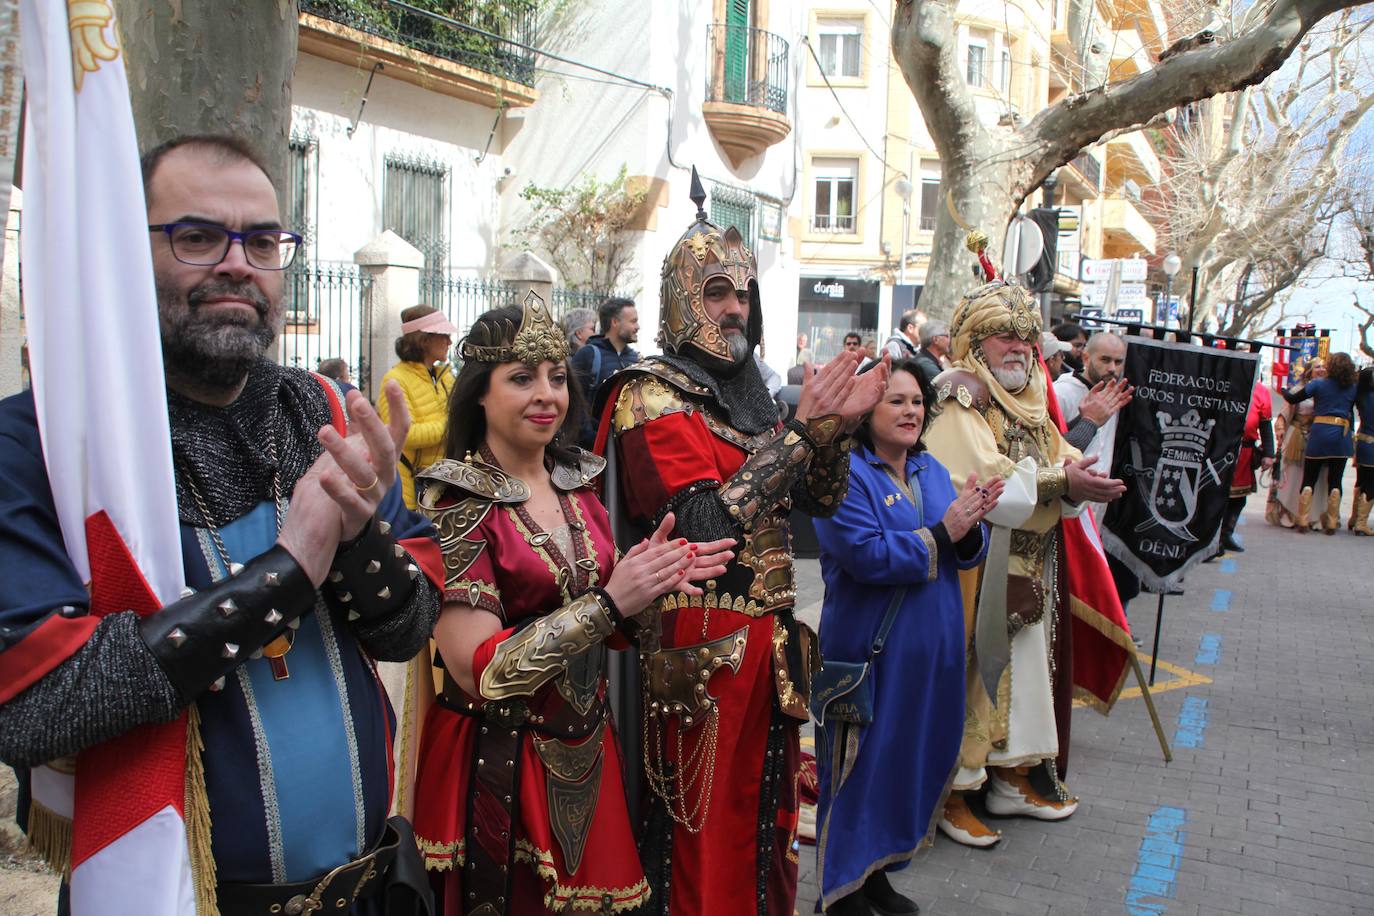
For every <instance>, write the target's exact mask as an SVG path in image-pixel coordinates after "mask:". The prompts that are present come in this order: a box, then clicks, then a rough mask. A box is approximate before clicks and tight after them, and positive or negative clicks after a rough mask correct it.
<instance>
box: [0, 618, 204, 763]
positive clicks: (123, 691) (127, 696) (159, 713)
mask: <svg viewBox="0 0 1374 916" xmlns="http://www.w3.org/2000/svg"><path fill="white" fill-rule="evenodd" d="M181 710H182V701H181V699H180V697H179V696H178V695H177V691H176V689H175V688H174V687H173V686H172V682H171V681H170V680H169V679H168V677H167V675H166V674H165V673H164V672H163V670H162V668H161V667H160V666H159V665H158V663H157V660H156V659H155V658H154V657H153V654H152V652H151V651H149V649H148V646H147V644H146V643H145V642H144V641H143V637H142V636H141V635H140V632H139V626H138V615H136V614H135V613H134V612H133V611H123V612H121V613H118V614H111V615H109V616H108V617H106V618H104V619H103V620H101V621H100V623H99V625H97V626H96V628H95V632H93V633H92V634H91V638H90V640H89V641H87V643H86V644H85V645H84V646H82V647H81V648H80V649H78V650H77V651H76V652H75V653H73V654H72V656H71V657H70V658H68V659H67V660H66V661H64V662H62V663H61V664H60V665H58V666H57V667H56V668H54V669H53V670H52V671H50V672H48V674H47V675H45V676H44V677H43V678H42V679H40V680H39V681H38V682H36V683H35V684H33V685H32V686H31V687H29V688H28V689H27V690H25V691H23V692H22V693H20V694H19V695H17V696H16V697H14V698H13V699H11V700H10V701H9V702H7V703H4V704H0V761H3V762H5V763H7V764H9V765H10V766H15V767H31V766H38V765H39V764H42V763H47V762H48V761H49V760H56V759H57V758H59V757H66V756H68V755H70V754H74V753H76V752H77V751H80V750H84V749H85V748H88V747H92V746H93V745H96V744H100V743H101V742H102V741H108V740H109V739H111V738H114V737H117V736H118V735H122V734H124V733H125V732H128V731H130V730H131V729H133V728H135V727H136V726H139V725H143V724H145V723H148V722H170V721H171V720H172V719H174V718H176V716H177V714H178V713H180V712H181Z"/></svg>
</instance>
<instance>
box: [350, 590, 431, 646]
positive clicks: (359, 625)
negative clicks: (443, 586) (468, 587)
mask: <svg viewBox="0 0 1374 916" xmlns="http://www.w3.org/2000/svg"><path fill="white" fill-rule="evenodd" d="M441 603H442V602H441V600H440V594H439V590H438V589H436V588H435V587H434V584H433V583H432V582H430V581H429V580H428V579H425V578H423V577H421V578H420V579H419V580H418V581H417V582H416V584H415V588H413V589H411V592H410V598H409V600H407V601H406V603H405V604H404V605H402V606H401V607H400V608H398V609H397V610H396V611H395V612H394V613H391V614H387V615H386V616H385V617H383V618H381V619H380V620H365V621H364V620H359V621H357V622H355V623H354V624H353V633H354V635H356V636H357V637H358V642H360V643H362V646H363V648H364V649H366V650H367V654H368V655H370V656H372V657H373V658H374V659H376V660H377V661H382V662H404V661H409V660H410V659H412V658H414V657H415V653H417V652H419V651H420V650H421V649H422V648H424V646H425V643H426V642H428V640H429V637H430V634H431V633H433V632H434V624H435V622H436V621H437V620H438V619H439V606H440V604H441Z"/></svg>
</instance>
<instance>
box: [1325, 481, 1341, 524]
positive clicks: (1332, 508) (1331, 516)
mask: <svg viewBox="0 0 1374 916" xmlns="http://www.w3.org/2000/svg"><path fill="white" fill-rule="evenodd" d="M1340 527H1341V491H1340V490H1337V489H1335V488H1334V487H1333V488H1332V489H1331V490H1329V491H1328V492H1327V494H1326V511H1325V512H1323V513H1322V534H1335V533H1336V529H1338V528H1340Z"/></svg>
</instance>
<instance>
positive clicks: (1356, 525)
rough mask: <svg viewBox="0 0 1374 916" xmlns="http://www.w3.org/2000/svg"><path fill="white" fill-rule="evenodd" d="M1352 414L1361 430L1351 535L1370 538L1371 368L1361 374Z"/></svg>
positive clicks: (1373, 458) (1373, 496) (1373, 481)
mask: <svg viewBox="0 0 1374 916" xmlns="http://www.w3.org/2000/svg"><path fill="white" fill-rule="evenodd" d="M1356 388H1357V391H1356V395H1355V412H1356V413H1357V414H1359V417H1360V429H1359V431H1358V432H1357V433H1355V507H1354V508H1353V509H1352V510H1351V512H1350V525H1349V528H1350V530H1351V531H1353V532H1355V533H1356V534H1361V535H1366V536H1367V535H1370V534H1374V531H1371V530H1370V529H1369V507H1370V506H1371V505H1374V367H1366V368H1364V369H1361V370H1360V381H1359V384H1358V385H1357V386H1356Z"/></svg>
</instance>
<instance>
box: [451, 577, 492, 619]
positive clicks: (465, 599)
mask: <svg viewBox="0 0 1374 916" xmlns="http://www.w3.org/2000/svg"><path fill="white" fill-rule="evenodd" d="M444 600H445V601H457V602H460V603H462V604H466V605H470V606H471V607H478V608H481V609H482V610H484V611H491V612H492V613H493V614H495V615H497V616H498V617H500V618H501V619H502V620H505V619H506V612H505V609H504V608H503V607H502V606H501V590H500V589H498V588H497V587H496V586H495V585H493V584H491V583H490V582H486V581H484V580H482V579H459V580H458V581H456V582H450V583H448V585H447V586H446V587H445V588H444Z"/></svg>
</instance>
